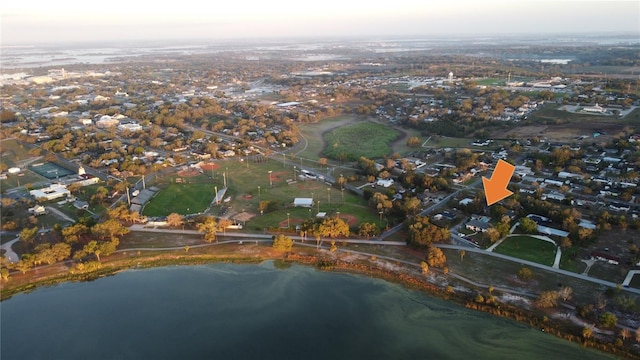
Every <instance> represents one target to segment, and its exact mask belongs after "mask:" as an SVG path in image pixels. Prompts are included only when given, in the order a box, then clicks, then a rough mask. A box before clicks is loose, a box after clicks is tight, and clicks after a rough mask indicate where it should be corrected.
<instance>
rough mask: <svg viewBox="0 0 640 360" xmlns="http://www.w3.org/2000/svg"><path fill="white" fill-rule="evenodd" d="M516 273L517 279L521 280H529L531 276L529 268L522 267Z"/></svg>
mask: <svg viewBox="0 0 640 360" xmlns="http://www.w3.org/2000/svg"><path fill="white" fill-rule="evenodd" d="M516 275H517V276H518V279H520V280H522V281H529V280H531V278H532V277H533V272H532V271H531V269H529V268H526V267H523V268H520V270H518V273H517V274H516Z"/></svg>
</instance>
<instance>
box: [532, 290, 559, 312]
mask: <svg viewBox="0 0 640 360" xmlns="http://www.w3.org/2000/svg"><path fill="white" fill-rule="evenodd" d="M558 297H559V295H558V292H557V291H543V292H541V293H540V296H538V299H537V300H536V305H537V306H538V307H541V308H552V307H555V306H556V305H558Z"/></svg>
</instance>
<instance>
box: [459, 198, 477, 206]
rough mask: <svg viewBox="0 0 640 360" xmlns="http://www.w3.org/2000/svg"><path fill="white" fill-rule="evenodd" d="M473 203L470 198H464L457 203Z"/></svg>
mask: <svg viewBox="0 0 640 360" xmlns="http://www.w3.org/2000/svg"><path fill="white" fill-rule="evenodd" d="M472 202H473V199H472V198H464V199H462V200H460V201H459V202H458V204H460V205H469V204H471V203H472Z"/></svg>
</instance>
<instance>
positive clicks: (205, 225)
mask: <svg viewBox="0 0 640 360" xmlns="http://www.w3.org/2000/svg"><path fill="white" fill-rule="evenodd" d="M217 229H218V225H217V224H216V219H214V218H213V217H211V216H205V217H204V219H203V220H202V221H201V222H200V223H198V231H200V232H201V233H203V234H202V236H203V237H204V240H205V241H206V242H209V243H210V242H213V241H214V240H215V239H216V230H217Z"/></svg>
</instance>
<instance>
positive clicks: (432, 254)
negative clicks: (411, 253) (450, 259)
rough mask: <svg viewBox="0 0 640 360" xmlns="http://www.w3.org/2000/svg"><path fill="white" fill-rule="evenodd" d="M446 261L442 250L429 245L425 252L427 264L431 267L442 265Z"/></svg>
mask: <svg viewBox="0 0 640 360" xmlns="http://www.w3.org/2000/svg"><path fill="white" fill-rule="evenodd" d="M446 263H447V257H446V256H445V255H444V252H442V250H440V248H437V247H435V246H430V247H429V250H428V252H427V264H429V266H431V267H443V266H444V265H445V264H446Z"/></svg>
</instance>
